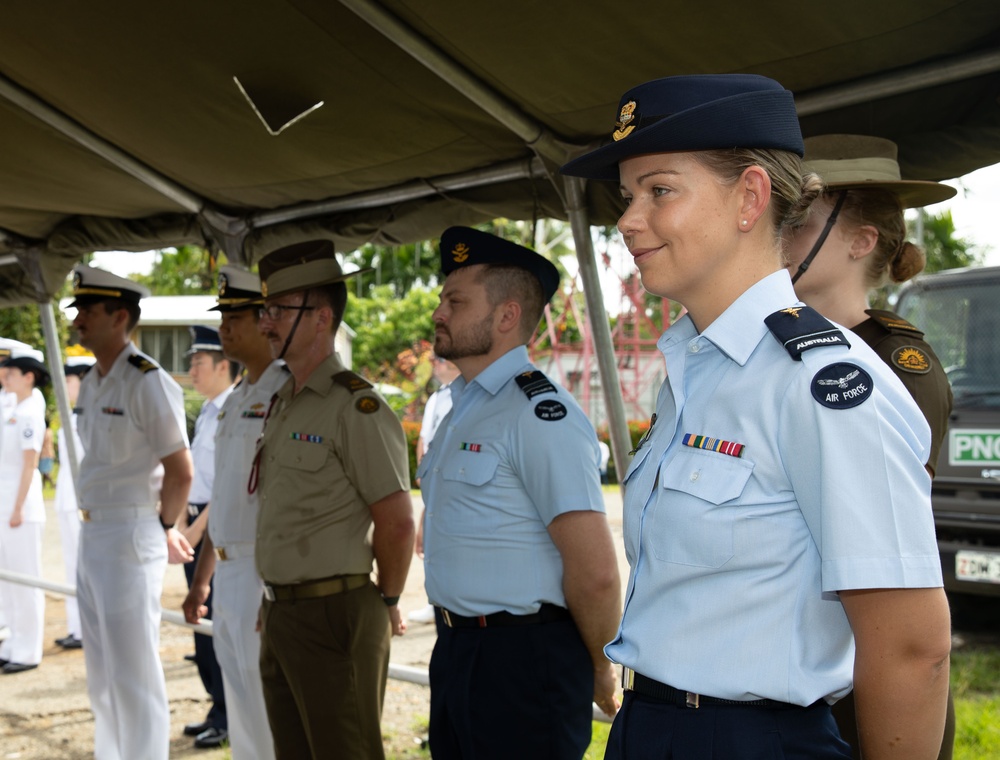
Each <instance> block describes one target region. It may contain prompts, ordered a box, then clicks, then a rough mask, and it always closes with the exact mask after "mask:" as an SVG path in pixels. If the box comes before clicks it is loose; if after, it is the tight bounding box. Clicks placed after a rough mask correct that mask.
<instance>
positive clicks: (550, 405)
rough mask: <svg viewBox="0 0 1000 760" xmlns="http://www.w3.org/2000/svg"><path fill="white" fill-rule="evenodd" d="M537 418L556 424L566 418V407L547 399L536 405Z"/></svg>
mask: <svg viewBox="0 0 1000 760" xmlns="http://www.w3.org/2000/svg"><path fill="white" fill-rule="evenodd" d="M535 416H536V417H537V418H538V419H540V420H546V421H547V422H555V421H556V420H561V419H562V418H563V417H565V416H566V406H565V405H564V404H563V403H562V402H561V401H556V400H555V399H554V398H547V399H545V400H544V401H539V402H538V403H537V404H535Z"/></svg>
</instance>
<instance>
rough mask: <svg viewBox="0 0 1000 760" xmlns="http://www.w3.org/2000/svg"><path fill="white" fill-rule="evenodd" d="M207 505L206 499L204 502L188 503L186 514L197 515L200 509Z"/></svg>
mask: <svg viewBox="0 0 1000 760" xmlns="http://www.w3.org/2000/svg"><path fill="white" fill-rule="evenodd" d="M207 506H208V502H207V501H206V502H205V503H204V504H188V514H189V515H191V517H197V516H198V515H200V514H201V510H203V509H204V508H205V507H207Z"/></svg>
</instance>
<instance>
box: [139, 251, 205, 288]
mask: <svg viewBox="0 0 1000 760" xmlns="http://www.w3.org/2000/svg"><path fill="white" fill-rule="evenodd" d="M215 276H216V262H215V261H214V260H213V259H212V256H211V254H210V253H209V252H208V251H207V250H205V249H204V248H201V247H200V246H196V245H182V246H180V247H179V248H167V249H164V250H160V251H157V252H156V263H155V264H154V265H153V270H152V271H151V272H150V273H149V274H137V275H129V279H132V280H135V281H136V282H139V283H141V284H143V285H145V286H146V287H147V288H149V289H150V290H151V291H152V292H153V295H157V296H203V295H211V294H212V293H215V292H216V291H215Z"/></svg>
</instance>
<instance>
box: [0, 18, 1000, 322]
mask: <svg viewBox="0 0 1000 760" xmlns="http://www.w3.org/2000/svg"><path fill="white" fill-rule="evenodd" d="M415 56H416V57H415ZM994 59H1000V3H997V2H996V0H880V2H877V3H872V2H870V0H866V1H864V2H857V1H855V0H842V2H839V3H837V4H833V5H831V4H803V3H792V2H779V1H778V0H759V1H758V2H757V3H754V4H752V5H750V6H737V5H734V4H732V3H731V2H728V1H721V0H705V1H704V2H700V3H679V2H666V3H657V4H651V3H648V2H637V1H635V0H618V1H616V2H606V1H605V0H593V1H591V2H579V0H576V1H575V2H569V1H568V0H548V1H547V2H544V3H539V2H533V1H529V0H503V2H494V3H486V2H465V3H459V2H455V1H454V0H409V1H407V0H378V1H376V0H341V2H334V1H333V0H253V2H235V1H234V0H218V2H204V1H203V0H197V1H196V0H173V1H172V2H163V1H162V0H150V1H149V2H143V3H135V2H124V1H123V0H94V2H90V3H61V4H48V3H28V2H14V3H6V4H5V7H4V18H3V23H2V24H0V139H2V145H3V146H4V149H3V151H2V152H0V306H6V305H12V304H17V303H23V302H25V301H30V300H39V299H42V298H45V297H46V296H51V294H52V293H53V292H54V291H55V290H56V289H57V288H58V287H59V285H60V284H61V282H62V281H63V278H64V276H65V274H66V272H67V271H68V270H69V269H70V267H71V266H72V265H73V263H74V261H76V260H78V259H79V257H80V256H82V255H83V254H85V253H87V252H89V251H93V250H135V251H138V250H148V249H150V248H156V247H163V246H168V245H177V244H181V243H199V244H202V245H206V246H210V247H214V248H221V249H223V250H225V251H226V253H227V255H228V256H229V257H230V259H236V260H242V261H244V262H252V261H255V260H257V259H258V258H260V256H261V255H263V254H264V253H266V252H267V251H269V250H271V249H273V248H274V247H276V246H278V245H281V244H283V243H285V242H287V241H290V240H295V239H301V238H304V237H307V236H315V235H323V236H326V237H331V238H332V239H333V240H334V241H335V243H336V245H337V247H338V249H339V250H342V251H345V250H350V249H352V248H354V247H356V246H358V245H359V244H362V243H364V242H367V241H376V242H384V243H398V242H405V241H412V240H418V239H428V238H434V237H436V236H437V235H438V234H439V233H440V232H441V230H442V229H444V227H446V226H448V225H450V224H454V223H465V224H469V223H476V222H480V221H485V220H488V219H490V218H493V217H497V216H506V217H509V218H532V217H535V216H551V217H555V218H566V210H565V209H566V192H565V188H564V187H563V184H562V180H561V179H560V178H559V177H558V174H557V171H556V170H557V168H558V165H559V163H560V162H561V161H563V160H565V159H566V158H567V157H568V156H569V155H571V154H573V153H574V152H576V151H579V150H582V149H584V148H585V147H586V146H588V145H593V144H596V143H598V142H600V141H601V140H603V139H605V138H606V137H607V135H609V133H610V131H611V129H612V127H613V122H614V117H615V115H616V114H615V109H616V106H617V101H618V97H619V95H620V94H621V92H623V91H624V90H625V89H626V88H628V87H629V86H631V85H633V84H636V83H638V82H642V81H645V80H647V79H652V78H655V77H660V76H668V75H673V74H683V73H697V72H738V71H745V72H754V73H760V74H765V75H768V76H772V77H774V78H776V79H778V80H779V81H781V82H782V83H783V84H784V85H785V86H786V87H788V88H789V89H791V90H792V91H793V92H795V94H796V99H797V101H798V102H799V103H800V114H801V115H802V125H803V130H804V132H805V133H806V134H807V135H810V134H821V133H826V132H860V133H867V134H877V135H881V136H884V137H889V138H891V139H894V140H896V141H897V142H898V143H899V145H900V159H901V165H902V168H903V171H904V174H905V175H906V176H908V177H911V178H916V179H944V178H950V177H955V176H960V175H962V174H964V173H967V172H969V171H971V170H973V169H976V168H978V167H981V166H986V165H989V164H993V163H996V162H998V161H1000V104H998V96H1000V60H997V62H996V63H991V62H992V61H994ZM953 69H954V70H957V71H958V73H956V74H954V75H953V76H951V77H950V78H948V80H947V81H943V82H939V83H935V81H934V79H933V76H934V74H935V72H937V71H951V70H953ZM886 79H890V80H891V81H892V84H891V85H889V86H887V87H886V88H883V89H879V88H877V87H875V88H872V89H871V91H870V93H868V94H864V93H865V90H864V86H865V85H866V83H871V84H878V83H881V82H883V80H886ZM237 80H238V82H239V84H237ZM855 86H860V87H861V88H862V89H861V90H860V92H862V93H863V94H862V95H860V96H855V97H853V98H848V99H847V100H846V101H845V100H843V99H842V98H841V99H838V98H837V97H834V98H832V100H831V99H830V97H828V96H831V95H834V96H836V95H837V94H838V93H840V92H842V91H843V90H844V89H845V88H846V89H848V90H850V89H851V88H853V87H855ZM241 87H242V91H241ZM244 91H245V93H246V94H247V95H248V96H249V99H248V98H247V97H245V96H244ZM251 100H252V101H253V105H251V102H250V101H251ZM320 102H322V105H321V106H319V107H318V108H314V110H311V111H310V110H309V109H310V108H312V107H314V106H315V105H316V104H318V103H320ZM254 107H256V109H257V111H258V112H259V113H260V116H258V113H256V112H255V110H254ZM303 113H304V114H305V115H303V116H301V118H299V119H298V120H294V121H293V119H294V117H295V116H297V115H299V114H303ZM289 121H291V122H292V123H290V124H289V125H288V126H287V127H285V128H284V129H283V130H282V129H280V128H281V127H282V126H283V125H285V124H286V123H288V122H289ZM269 127H270V131H269ZM279 130H280V131H279ZM275 132H276V133H277V134H272V133H275ZM137 167H138V169H137ZM137 174H138V175H139V176H137ZM616 195H617V190H616V189H615V188H614V187H612V186H610V185H608V186H605V185H602V184H600V183H590V184H589V185H588V187H587V190H586V203H587V211H588V213H589V216H590V219H591V221H592V222H593V223H595V224H597V223H600V224H607V223H613V221H614V220H615V218H616V217H617V214H618V212H619V202H618V200H617V198H616ZM32 272H33V273H34V274H32Z"/></svg>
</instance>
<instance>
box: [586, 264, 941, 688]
mask: <svg viewBox="0 0 1000 760" xmlns="http://www.w3.org/2000/svg"><path fill="white" fill-rule="evenodd" d="M795 303H797V301H796V298H795V292H794V290H793V289H792V286H791V281H790V279H789V277H788V273H787V272H786V271H784V270H782V271H780V272H776V273H775V274H773V275H771V276H769V277H767V278H766V279H764V280H762V281H761V282H759V283H757V284H756V285H754V286H753V287H752V288H750V289H749V290H748V291H747V292H746V293H744V294H743V295H742V296H741V297H740V298H739V299H738V300H737V301H736V302H735V303H734V304H732V305H731V306H730V307H729V309H727V310H726V311H725V312H724V313H723V314H722V315H721V316H720V317H719V318H718V319H717V320H716V321H715V322H713V323H712V324H711V325H710V326H709V327H708V328H707V329H706V330H705V331H704V332H703V333H702V334H700V335H699V334H698V333H697V331H696V330H695V327H694V324H693V323H692V322H691V320H690V319H689V318H688V317H684V318H682V319H681V320H679V321H678V322H677V323H676V324H675V325H673V326H672V327H670V329H668V330H667V331H666V332H665V333H664V334H663V336H661V338H660V340H659V343H658V346H659V349H660V351H661V352H662V353H663V355H664V358H665V360H666V365H667V380H666V381H665V382H664V384H663V386H662V388H661V389H660V394H659V398H658V400H657V409H656V421H655V424H654V425H653V427H652V429H651V432H650V435H649V438H648V440H647V441H645V442H644V443H643V444H642V445H641V446H640V448H639V450H638V451H637V452H636V454H635V457H634V459H633V461H632V464H631V466H630V468H629V470H628V472H627V473H626V481H625V505H624V522H623V529H624V536H625V550H626V554H627V557H628V561H629V565H630V567H631V572H630V575H629V583H628V589H627V591H626V595H625V612H624V616H623V619H622V623H621V627H620V628H619V631H618V635H617V637H616V638H615V640H614V641H612V642H611V643H610V644H609V645H608V646H607V647H606V649H605V651H606V653H607V655H608V657H610V658H611V659H612V660H613V661H615V662H618V663H621V664H623V665H626V666H628V667H630V668H632V669H633V670H635V671H637V672H639V673H642V674H643V675H645V676H648V677H650V678H653V679H656V680H657V681H661V682H664V683H668V684H670V685H671V686H675V687H677V688H679V689H683V690H685V691H691V692H696V693H699V694H706V695H709V696H713V697H721V698H724V699H760V698H768V699H775V700H780V701H782V702H792V703H795V704H799V705H808V704H811V703H813V702H815V701H816V700H817V699H820V698H827V699H828V700H829V701H835V700H836V699H837V698H839V697H841V696H843V695H844V694H846V693H847V692H848V691H849V690H850V687H851V683H852V673H853V664H854V640H853V637H852V634H851V628H850V625H849V624H848V620H847V616H846V614H845V612H844V608H843V606H842V605H841V603H840V601H839V597H838V596H837V594H836V593H835V592H837V591H838V590H841V589H868V588H909V587H937V586H941V565H940V560H939V558H938V551H937V544H936V541H935V536H934V523H933V519H932V515H931V506H930V477H929V476H928V474H927V471H926V470H925V469H924V465H923V463H924V462H925V461H926V459H927V451H928V448H929V442H930V432H929V428H928V426H927V423H926V421H925V419H924V416H923V414H921V412H920V410H919V408H918V407H917V406H916V404H915V403H914V402H913V400H912V398H911V397H910V394H909V393H908V392H907V391H906V389H905V388H904V387H903V385H902V384H901V383H900V382H899V380H898V379H897V378H896V376H895V375H894V374H893V372H892V370H890V369H889V368H888V367H887V366H886V365H885V363H884V362H883V361H882V360H881V359H879V357H878V356H877V355H876V354H875V353H874V352H873V351H872V350H871V349H870V348H869V347H868V346H867V345H866V344H865V343H864V341H862V340H860V339H859V338H858V337H857V336H855V335H854V334H853V333H851V332H849V331H847V330H843V333H844V336H845V337H846V338H847V340H848V341H849V342H850V344H851V345H850V347H849V348H848V347H847V346H845V345H824V346H820V347H816V348H813V349H811V350H807V351H804V352H803V353H802V355H801V361H795V360H793V359H792V357H791V356H790V355H789V353H788V352H787V351H786V350H785V349H784V348H783V347H782V345H781V343H780V342H779V341H778V340H777V339H776V338H775V336H774V335H772V333H771V332H770V330H769V329H768V327H767V326H766V325H765V323H764V319H765V317H767V316H768V315H769V314H771V313H773V312H776V311H778V310H780V309H783V308H786V307H789V306H792V305H793V304H795ZM835 363H849V364H852V365H856V367H859V368H861V369H862V370H863V371H864V372H867V373H868V374H869V375H870V377H871V384H872V386H873V388H868V389H867V391H868V392H870V395H868V396H867V398H865V399H864V401H863V402H861V403H860V404H858V405H857V406H854V407H852V408H828V407H827V406H824V405H822V404H821V403H819V402H818V401H817V400H816V399H815V398H814V397H813V394H812V386H813V384H814V377H815V376H816V375H817V373H819V372H820V371H821V370H823V369H824V368H825V367H827V366H829V365H831V364H835ZM834 390H836V388H834ZM686 433H692V434H695V435H704V436H709V437H712V438H720V439H723V440H724V441H728V442H730V443H735V444H743V445H744V446H745V448H744V449H743V451H742V455H741V456H739V457H736V456H729V455H726V454H723V453H718V452H716V451H709V450H703V449H700V448H692V447H689V446H686V445H684V444H683V443H682V440H683V438H684V435H685V434H686Z"/></svg>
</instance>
